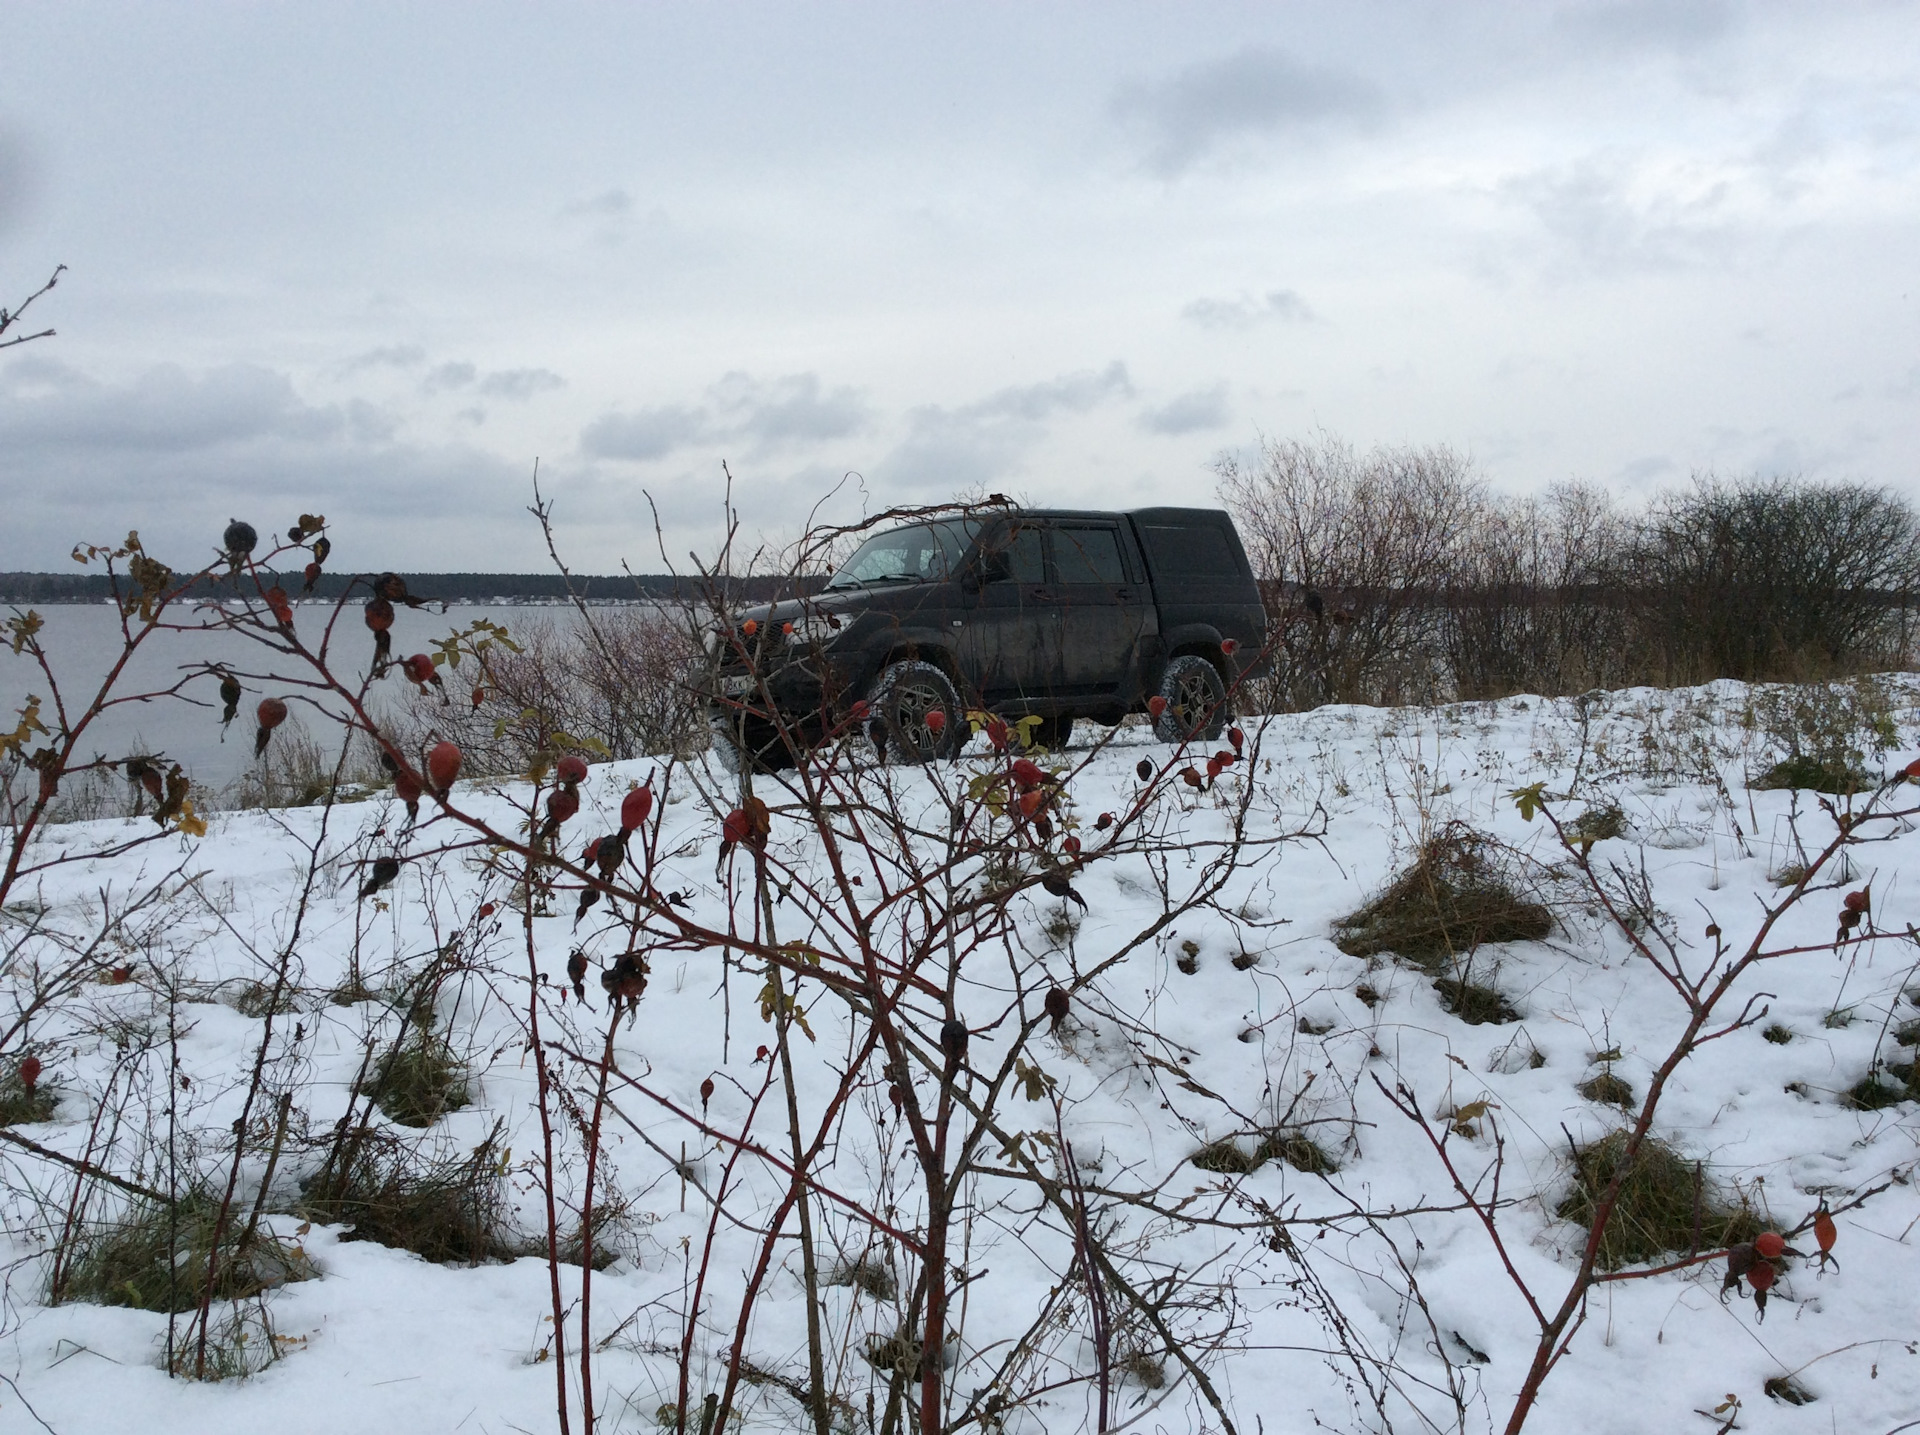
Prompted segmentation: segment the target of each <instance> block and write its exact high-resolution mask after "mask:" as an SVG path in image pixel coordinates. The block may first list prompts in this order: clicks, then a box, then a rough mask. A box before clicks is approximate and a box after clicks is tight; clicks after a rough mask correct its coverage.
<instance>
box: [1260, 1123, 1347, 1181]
mask: <svg viewBox="0 0 1920 1435" xmlns="http://www.w3.org/2000/svg"><path fill="white" fill-rule="evenodd" d="M1254 1155H1255V1157H1257V1158H1258V1160H1259V1161H1263V1162H1264V1161H1285V1162H1286V1163H1287V1164H1288V1165H1289V1166H1291V1167H1293V1169H1294V1170H1296V1171H1304V1172H1305V1173H1306V1174H1307V1175H1309V1176H1331V1175H1332V1174H1333V1173H1334V1172H1336V1171H1338V1170H1339V1169H1340V1163H1339V1162H1338V1161H1336V1160H1334V1159H1333V1157H1331V1156H1329V1155H1328V1154H1327V1152H1326V1151H1325V1150H1324V1149H1323V1148H1322V1147H1321V1146H1320V1144H1319V1143H1318V1142H1316V1141H1315V1140H1314V1139H1313V1138H1312V1137H1311V1136H1309V1135H1307V1134H1306V1132H1304V1131H1275V1132H1273V1133H1271V1134H1270V1135H1269V1136H1268V1137H1267V1138H1266V1140H1264V1141H1262V1142H1261V1143H1260V1145H1259V1147H1258V1148H1257V1149H1256V1150H1255V1152H1254Z"/></svg>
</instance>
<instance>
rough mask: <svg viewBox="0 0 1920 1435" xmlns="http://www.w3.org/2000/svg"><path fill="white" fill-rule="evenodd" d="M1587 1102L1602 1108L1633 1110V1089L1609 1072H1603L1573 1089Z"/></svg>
mask: <svg viewBox="0 0 1920 1435" xmlns="http://www.w3.org/2000/svg"><path fill="white" fill-rule="evenodd" d="M1574 1089H1575V1090H1576V1091H1578V1092H1579V1093H1580V1094H1581V1095H1582V1096H1584V1097H1586V1098H1587V1100H1589V1101H1597V1102H1599V1103H1600V1104H1601V1105H1603V1106H1620V1107H1625V1108H1626V1109H1628V1110H1632V1109H1633V1087H1632V1086H1630V1085H1628V1084H1627V1083H1626V1082H1625V1081H1623V1080H1622V1079H1621V1078H1619V1077H1617V1076H1615V1075H1614V1074H1613V1073H1612V1072H1611V1071H1603V1072H1601V1073H1600V1074H1599V1075H1598V1076H1590V1077H1588V1078H1587V1079H1586V1080H1585V1081H1583V1082H1581V1083H1580V1084H1579V1086H1577V1087H1575V1088H1574Z"/></svg>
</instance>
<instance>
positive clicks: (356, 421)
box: [0, 362, 540, 569]
mask: <svg viewBox="0 0 1920 1435" xmlns="http://www.w3.org/2000/svg"><path fill="white" fill-rule="evenodd" d="M0 432H4V433H5V434H6V435H7V441H6V443H5V444H3V445H0V492H4V493H5V494H7V496H8V500H7V522H6V523H4V524H0V567H4V568H28V569H36V568H47V567H51V566H54V564H55V563H56V561H58V560H60V559H61V558H62V557H63V556H64V555H65V554H66V553H67V552H68V551H69V550H70V549H71V548H72V546H73V544H74V543H75V542H76V541H83V540H84V541H89V542H92V541H99V540H100V539H101V538H102V537H104V536H111V535H115V534H123V533H125V532H126V530H127V529H129V528H137V529H138V530H139V531H140V533H141V535H142V537H143V539H145V540H147V542H148V544H149V546H150V547H151V549H152V550H153V551H154V552H155V553H156V554H158V555H159V556H160V557H162V558H163V559H164V560H165V561H167V562H169V563H172V564H174V566H175V567H180V566H183V565H190V564H197V563H199V562H200V561H202V559H203V558H204V557H205V556H206V555H207V554H208V553H210V552H211V549H212V545H213V543H214V538H215V535H217V534H218V532H219V529H220V527H221V525H223V524H224V523H225V522H226V521H227V519H228V518H229V517H233V516H239V517H245V518H248V519H249V520H250V521H251V522H253V523H254V525H255V526H256V527H258V528H260V529H261V531H263V532H266V531H270V530H273V529H276V528H280V527H284V526H285V524H286V523H287V522H289V521H291V517H292V516H293V515H296V514H298V513H301V512H310V513H325V514H327V515H328V517H329V518H330V519H332V520H334V524H335V529H336V536H335V542H336V545H337V546H338V548H339V551H340V554H341V561H342V562H343V563H346V564H350V565H354V566H365V567H370V568H372V567H379V566H386V565H397V566H403V567H412V568H422V567H433V566H436V564H437V565H438V566H442V567H459V566H470V565H471V563H472V561H473V560H472V557H471V555H472V554H474V553H476V552H479V553H488V554H489V555H490V556H492V557H493V558H494V560H495V561H497V562H498V563H499V564H500V565H501V566H514V565H515V564H529V565H537V564H538V563H539V561H540V559H539V551H538V546H537V534H531V535H530V534H526V533H523V532H521V528H522V526H523V525H522V521H521V520H522V515H521V514H520V513H519V510H520V509H521V508H523V507H524V503H525V496H526V494H525V490H526V482H527V473H526V470H525V468H524V467H523V466H522V465H521V464H520V463H518V462H512V463H509V462H507V461H505V460H502V459H500V458H498V457H496V456H494V455H492V454H488V453H484V452H481V451H480V450H477V449H475V448H473V447H471V446H469V445H465V444H459V443H452V444H440V445H423V444H410V443H405V442H401V441H399V440H397V439H396V437H395V435H396V426H395V424H394V422H393V420H392V419H391V417H390V416H389V415H388V414H386V412H385V411H384V410H382V409H380V408H379V407H377V406H375V405H372V404H368V403H365V402H362V401H357V400H356V401H351V402H348V403H344V404H318V405H316V404H309V403H307V402H306V401H305V400H304V399H302V398H301V396H300V394H299V393H298V391H297V390H296V389H295V387H294V385H293V383H292V381H291V380H290V379H289V378H288V377H287V376H286V375H285V374H281V373H278V372H276V371H274V370H271V369H266V368H261V367H258V366H255V365H246V364H232V365H224V366H220V367H216V368H210V369H204V370H189V369H185V368H182V367H180V366H178V365H161V366H158V367H154V368H150V369H148V370H145V371H144V372H141V373H138V374H135V375H133V376H132V377H130V378H127V379H123V380H112V381H107V380H102V379H99V378H96V377H93V376H90V375H87V374H83V373H81V372H79V371H77V370H74V369H70V368H65V367H63V366H61V365H58V364H53V363H47V362H37V363H33V364H28V363H15V364H9V365H7V366H5V367H4V368H0ZM443 542H445V543H448V544H449V545H451V546H450V547H449V548H448V551H447V552H446V553H445V555H444V556H440V553H439V545H440V544H441V543H443ZM510 550H517V551H516V552H515V556H514V557H513V559H512V562H511V563H509V561H508V559H507V556H506V555H507V553H508V551H510Z"/></svg>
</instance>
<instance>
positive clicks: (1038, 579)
mask: <svg viewBox="0 0 1920 1435" xmlns="http://www.w3.org/2000/svg"><path fill="white" fill-rule="evenodd" d="M972 578H973V581H974V582H975V583H977V591H976V592H975V594H974V601H973V605H972V606H971V607H970V608H969V609H968V610H967V613H966V615H965V617H964V619H963V620H962V627H963V635H962V640H961V649H960V650H961V652H962V654H963V655H964V662H965V664H966V670H967V671H966V676H967V678H968V679H969V680H970V681H971V682H972V684H973V685H974V687H975V688H976V689H977V690H978V695H979V697H980V699H981V700H982V701H983V702H986V703H990V704H1006V703H1012V704H1015V705H1020V706H1026V705H1040V704H1043V703H1045V702H1046V701H1047V700H1048V699H1049V698H1050V696H1051V694H1052V689H1053V686H1054V675H1055V673H1056V671H1057V669H1058V666H1059V662H1060V637H1061V635H1060V610H1059V608H1058V607H1056V606H1055V605H1054V604H1053V603H1052V602H1051V595H1050V593H1049V592H1048V588H1047V560H1046V540H1045V531H1044V530H1043V529H1042V528H1041V527H1040V526H1039V525H1038V524H1034V523H1028V522H1022V521H1020V520H1018V519H1015V520H1011V521H1009V522H1008V523H1006V524H1004V525H999V526H996V527H995V528H992V529H989V530H988V531H987V532H986V533H985V534H983V535H982V536H981V540H980V547H979V550H978V552H977V553H976V554H975V556H974V568H973V574H972Z"/></svg>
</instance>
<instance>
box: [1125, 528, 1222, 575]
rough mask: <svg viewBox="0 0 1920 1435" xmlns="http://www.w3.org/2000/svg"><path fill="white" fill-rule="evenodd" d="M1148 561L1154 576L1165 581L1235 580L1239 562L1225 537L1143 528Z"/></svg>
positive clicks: (1211, 530) (1187, 530)
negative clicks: (1178, 579)
mask: <svg viewBox="0 0 1920 1435" xmlns="http://www.w3.org/2000/svg"><path fill="white" fill-rule="evenodd" d="M1140 536H1141V537H1142V538H1143V539H1145V540H1146V545H1147V560H1148V562H1149V564H1150V565H1151V566H1152V568H1153V571H1154V573H1155V574H1156V575H1159V576H1162V577H1167V578H1238V577H1239V576H1240V560H1239V559H1238V558H1237V557H1236V556H1235V554H1234V551H1233V545H1232V544H1230V543H1228V542H1227V535H1226V534H1224V533H1222V532H1221V531H1220V530H1219V529H1218V528H1215V527H1213V526H1212V525H1211V524H1208V525H1206V526H1204V527H1198V526H1196V527H1193V528H1165V527H1150V526H1148V525H1145V524H1142V525H1141V528H1140Z"/></svg>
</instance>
